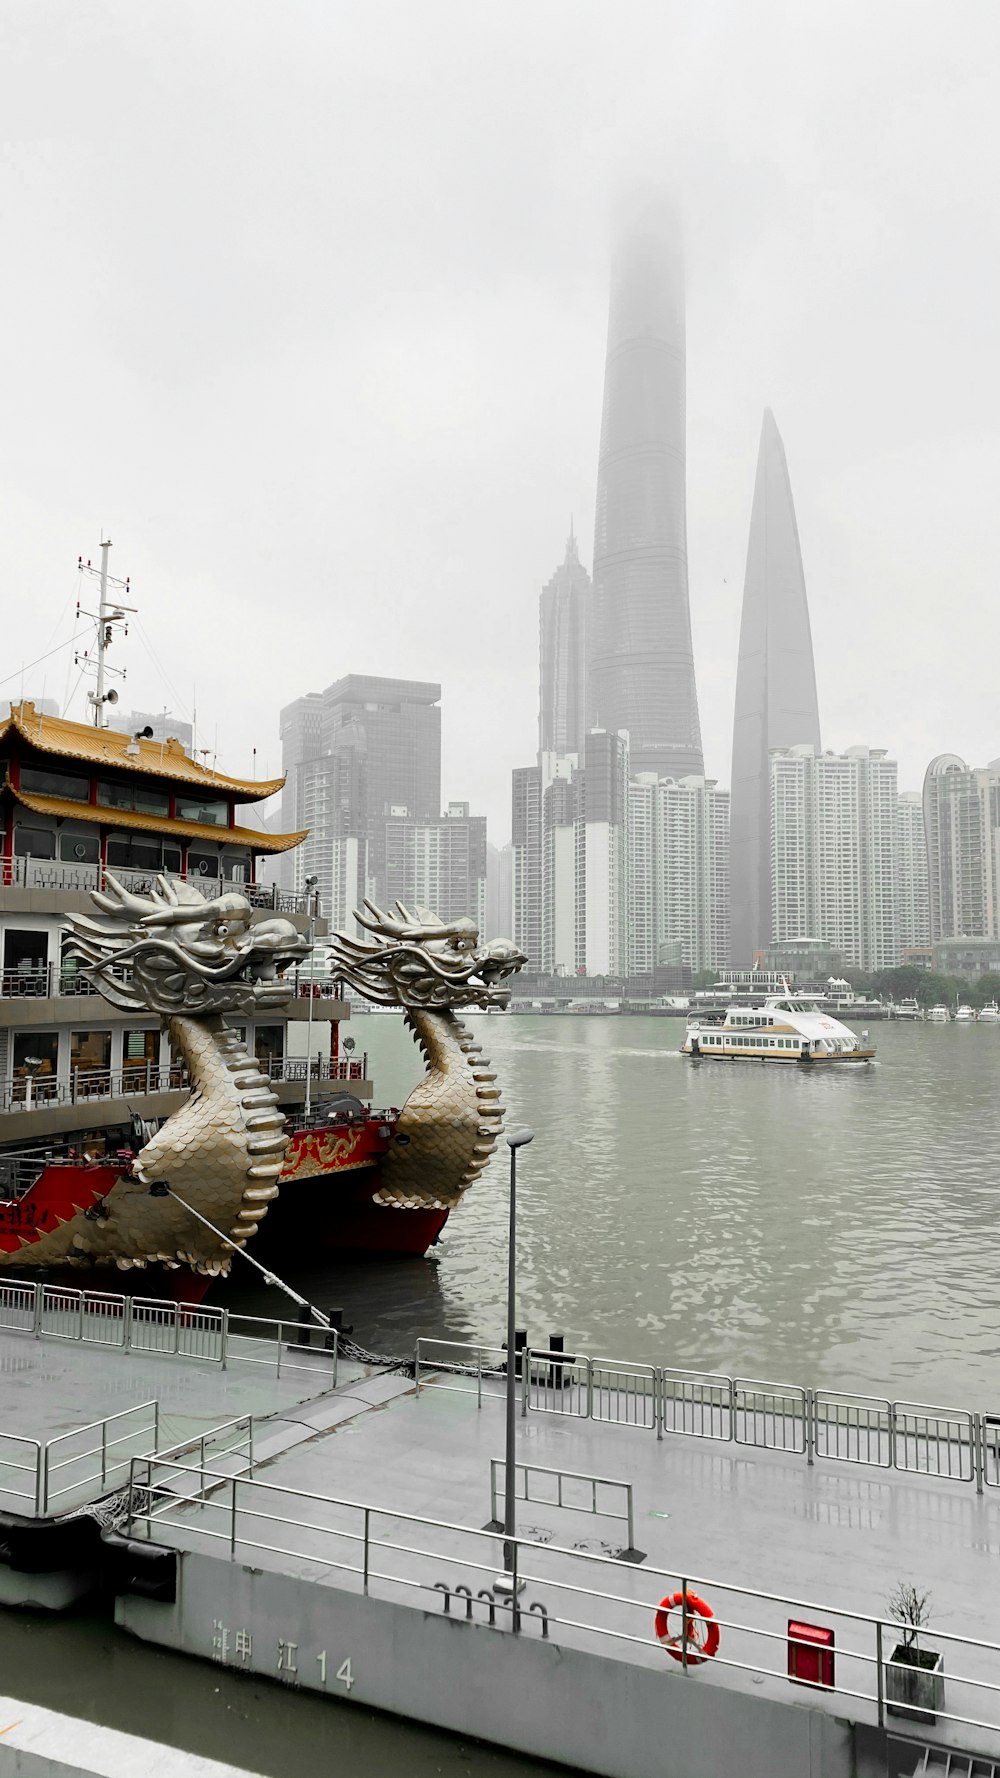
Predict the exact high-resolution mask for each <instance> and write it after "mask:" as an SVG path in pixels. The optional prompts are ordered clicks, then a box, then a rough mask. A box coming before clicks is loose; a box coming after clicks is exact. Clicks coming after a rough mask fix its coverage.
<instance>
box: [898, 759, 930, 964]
mask: <svg viewBox="0 0 1000 1778" xmlns="http://www.w3.org/2000/svg"><path fill="white" fill-rule="evenodd" d="M896 922H897V928H898V935H899V956H900V961H901V962H905V960H906V953H907V952H908V951H923V950H926V949H927V947H928V945H929V944H930V942H931V902H930V888H929V883H928V877H927V836H926V834H925V832H924V806H923V797H922V796H921V794H920V791H919V790H901V791H900V793H899V801H898V804H897V808H896Z"/></svg>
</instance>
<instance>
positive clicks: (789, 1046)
mask: <svg viewBox="0 0 1000 1778" xmlns="http://www.w3.org/2000/svg"><path fill="white" fill-rule="evenodd" d="M865 1035H867V1033H866V1034H865ZM681 1051H682V1054H684V1055H685V1056H698V1057H704V1058H706V1059H713V1058H719V1059H720V1060H723V1059H724V1060H726V1061H753V1062H807V1063H809V1064H810V1065H811V1064H812V1063H814V1062H870V1061H872V1059H873V1057H874V1055H875V1049H874V1046H868V1045H865V1044H863V1043H862V1042H861V1040H860V1039H859V1038H858V1037H856V1036H855V1034H854V1032H853V1031H849V1030H848V1028H847V1026H846V1025H842V1024H841V1023H840V1020H839V1019H832V1018H831V1017H830V1015H829V1013H825V1012H818V1011H817V1009H816V1006H815V1004H814V1002H813V1001H811V1000H809V999H803V998H800V997H799V996H797V995H795V994H787V993H786V994H771V995H768V997H767V999H766V1000H765V1001H764V1003H763V1005H762V1006H756V1007H749V1008H748V1007H746V1006H730V1007H729V1008H728V1010H727V1012H726V1014H725V1017H724V1018H720V1017H718V1016H716V1017H715V1018H714V1019H713V1018H712V1017H711V1016H708V1017H706V1016H704V1015H702V1016H699V1015H697V1014H693V1015H692V1017H691V1018H689V1019H688V1023H687V1033H686V1036H685V1039H684V1042H683V1044H682V1045H681Z"/></svg>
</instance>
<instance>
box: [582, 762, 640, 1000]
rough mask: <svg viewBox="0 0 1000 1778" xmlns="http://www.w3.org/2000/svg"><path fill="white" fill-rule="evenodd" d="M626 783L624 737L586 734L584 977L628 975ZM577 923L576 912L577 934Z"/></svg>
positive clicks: (583, 897) (583, 808) (583, 787)
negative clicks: (586, 975)
mask: <svg viewBox="0 0 1000 1778" xmlns="http://www.w3.org/2000/svg"><path fill="white" fill-rule="evenodd" d="M628 781H629V738H628V735H626V734H618V735H612V734H609V733H608V731H607V730H606V729H591V730H590V731H589V732H588V734H587V735H586V737H585V740H584V754H583V785H582V798H581V802H580V805H579V807H580V814H581V815H582V840H583V859H582V872H581V871H580V870H579V869H578V875H577V883H578V888H577V908H578V910H579V908H580V905H581V900H582V909H583V919H582V927H583V955H582V962H583V965H584V966H585V968H586V973H587V974H588V975H624V974H626V972H627V970H628ZM580 924H581V922H580V915H579V912H578V914H577V925H578V929H579V926H580Z"/></svg>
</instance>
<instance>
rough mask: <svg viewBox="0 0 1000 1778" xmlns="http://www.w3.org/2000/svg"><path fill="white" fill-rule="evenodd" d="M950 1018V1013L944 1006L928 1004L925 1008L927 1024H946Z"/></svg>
mask: <svg viewBox="0 0 1000 1778" xmlns="http://www.w3.org/2000/svg"><path fill="white" fill-rule="evenodd" d="M950 1018H951V1013H950V1012H949V1011H948V1008H947V1007H946V1006H929V1007H928V1008H927V1023H928V1024H929V1025H947V1023H948V1021H949V1020H950Z"/></svg>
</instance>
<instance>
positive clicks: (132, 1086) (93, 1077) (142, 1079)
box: [0, 1053, 368, 1111]
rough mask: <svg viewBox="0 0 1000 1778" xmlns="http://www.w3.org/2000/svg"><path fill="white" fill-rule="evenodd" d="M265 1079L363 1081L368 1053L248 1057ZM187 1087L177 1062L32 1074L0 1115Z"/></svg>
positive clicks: (18, 1083) (11, 1090) (15, 1087)
mask: <svg viewBox="0 0 1000 1778" xmlns="http://www.w3.org/2000/svg"><path fill="white" fill-rule="evenodd" d="M250 1066H251V1067H254V1066H255V1067H256V1068H257V1069H258V1070H259V1071H260V1073H261V1074H263V1075H265V1076H266V1077H267V1079H268V1080H272V1081H277V1082H287V1083H288V1084H289V1085H292V1086H294V1085H297V1084H301V1085H303V1086H304V1085H305V1082H306V1078H307V1076H308V1078H309V1079H310V1080H312V1081H314V1082H317V1083H319V1084H320V1085H323V1084H325V1083H339V1082H343V1081H363V1080H366V1079H367V1078H368V1075H367V1070H368V1056H367V1053H366V1054H365V1055H363V1056H361V1057H350V1058H349V1057H347V1056H334V1057H325V1056H324V1057H314V1058H313V1059H312V1061H310V1060H309V1059H308V1057H306V1056H274V1057H266V1056H265V1057H260V1056H257V1057H254V1056H251V1057H250ZM187 1085H188V1075H187V1071H186V1069H184V1068H182V1067H181V1066H180V1065H179V1064H177V1063H171V1064H170V1065H169V1066H167V1067H160V1066H159V1064H158V1063H156V1062H127V1063H125V1065H124V1066H123V1067H121V1068H74V1069H73V1071H72V1073H71V1075H70V1077H69V1080H68V1081H65V1080H60V1079H59V1078H58V1077H57V1076H56V1075H53V1074H36V1075H34V1076H33V1077H32V1080H31V1090H30V1093H29V1091H28V1082H27V1080H25V1079H23V1078H19V1079H17V1080H15V1081H12V1082H11V1084H10V1085H9V1086H6V1087H4V1089H3V1091H2V1093H0V1111H35V1110H37V1108H38V1107H39V1106H42V1105H83V1104H86V1103H87V1102H88V1101H89V1100H91V1099H128V1098H133V1097H135V1096H136V1095H137V1094H141V1093H167V1092H177V1091H179V1090H180V1089H181V1088H182V1087H186V1086H187Z"/></svg>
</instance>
